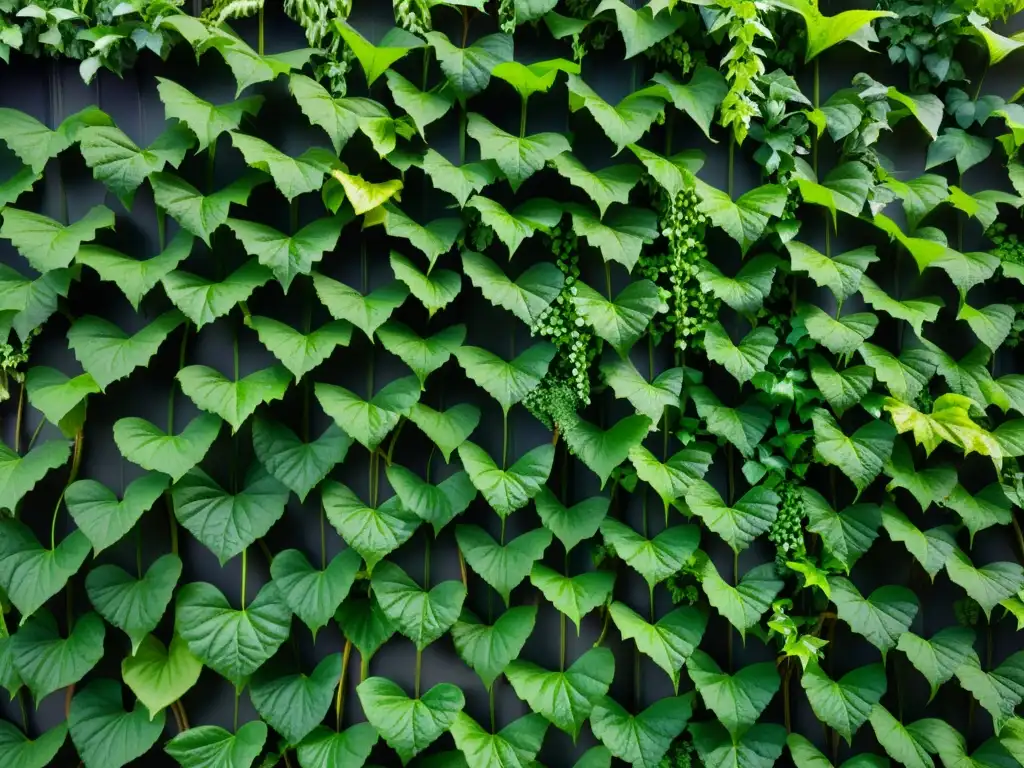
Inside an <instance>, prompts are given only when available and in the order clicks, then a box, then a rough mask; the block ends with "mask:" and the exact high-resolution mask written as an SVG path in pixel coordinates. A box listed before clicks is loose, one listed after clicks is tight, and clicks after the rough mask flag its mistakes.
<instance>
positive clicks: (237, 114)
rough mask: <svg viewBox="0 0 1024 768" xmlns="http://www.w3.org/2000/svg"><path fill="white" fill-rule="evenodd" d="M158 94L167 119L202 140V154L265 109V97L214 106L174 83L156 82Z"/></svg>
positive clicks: (162, 79)
mask: <svg viewBox="0 0 1024 768" xmlns="http://www.w3.org/2000/svg"><path fill="white" fill-rule="evenodd" d="M156 89H157V92H158V93H159V94H160V101H162V102H163V104H164V111H165V112H166V114H167V118H168V119H171V118H174V119H176V120H179V121H180V122H182V123H184V124H185V125H186V126H188V128H189V130H190V131H192V133H194V134H195V135H196V138H197V139H198V140H199V151H200V152H202V151H203V150H205V149H206V148H207V147H208V146H209V145H211V144H213V143H214V142H216V141H217V137H218V136H220V135H221V134H222V133H227V132H229V131H234V130H237V129H238V126H239V125H240V124H241V121H242V119H243V118H244V117H245V116H246V115H253V116H255V115H256V114H257V113H259V111H260V107H262V106H263V97H262V96H250V97H248V98H245V99H238V100H237V101H230V102H227V103H226V104H220V105H216V106H215V105H213V104H211V103H210V102H208V101H204V100H203V99H200V98H199V97H198V96H196V95H195V94H194V93H192V92H191V91H189V90H188V89H186V88H184V87H182V86H180V85H178V84H177V83H175V82H174V81H172V80H165V79H164V78H162V77H158V78H157V86H156Z"/></svg>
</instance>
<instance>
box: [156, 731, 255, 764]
mask: <svg viewBox="0 0 1024 768" xmlns="http://www.w3.org/2000/svg"><path fill="white" fill-rule="evenodd" d="M266 741H267V726H266V723H263V722H260V721H259V720H255V721H253V722H251V723H246V724H245V725H243V726H242V727H241V728H239V729H238V733H234V734H233V733H230V732H229V731H226V730H224V729H223V728H221V727H220V726H216V725H201V726H199V727H197V728H190V729H189V730H187V731H185V732H184V733H179V734H178V735H177V736H175V737H174V738H173V739H171V740H170V741H169V742H168V743H167V746H166V747H164V751H166V752H167V754H169V755H170V756H171V757H173V758H174V759H175V760H177V761H178V764H179V765H180V766H182V768H206V767H207V766H210V767H211V768H212V767H213V766H224V768H250V766H252V764H253V762H254V761H255V760H256V759H257V758H258V757H259V756H260V753H261V752H262V751H263V745H264V744H266Z"/></svg>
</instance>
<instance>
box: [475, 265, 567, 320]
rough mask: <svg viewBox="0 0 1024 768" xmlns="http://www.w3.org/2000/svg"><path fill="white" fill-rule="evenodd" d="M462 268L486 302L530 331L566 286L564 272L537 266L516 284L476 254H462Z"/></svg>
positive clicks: (520, 277) (519, 278)
mask: <svg viewBox="0 0 1024 768" xmlns="http://www.w3.org/2000/svg"><path fill="white" fill-rule="evenodd" d="M462 267H463V271H464V272H465V273H466V276H467V277H468V278H469V279H470V282H472V283H473V285H475V286H476V287H477V288H479V289H480V292H481V293H483V295H484V298H485V299H487V300H488V301H489V302H491V304H493V305H495V306H498V307H502V308H504V309H507V310H508V311H509V312H511V313H512V314H514V315H515V316H516V317H518V318H519V319H520V320H522V321H523V322H524V323H527V324H528V325H530V326H531V327H533V326H535V325H537V324H538V323H539V322H540V320H541V318H542V317H544V316H545V314H546V311H547V310H548V307H550V306H551V303H552V302H553V301H554V300H555V299H556V298H557V297H558V295H559V293H560V292H561V290H562V285H563V284H564V282H565V276H564V275H563V274H562V271H561V270H560V269H558V267H556V266H555V265H554V264H548V263H540V264H535V265H534V266H532V267H530V268H529V269H527V270H526V271H525V272H523V273H522V274H521V275H520V276H519V277H518V278H516V279H515V280H514V281H513V280H510V279H509V278H508V277H506V276H505V273H504V272H503V271H502V270H501V269H500V268H499V267H498V265H497V264H495V263H494V262H493V261H491V260H490V259H489V258H487V257H486V256H484V255H483V254H480V253H474V252H473V251H463V252H462Z"/></svg>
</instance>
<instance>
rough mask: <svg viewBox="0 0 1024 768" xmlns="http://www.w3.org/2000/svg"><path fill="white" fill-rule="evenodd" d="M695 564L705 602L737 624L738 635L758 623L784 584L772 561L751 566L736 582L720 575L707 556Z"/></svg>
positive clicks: (734, 624)
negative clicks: (699, 575) (733, 584)
mask: <svg viewBox="0 0 1024 768" xmlns="http://www.w3.org/2000/svg"><path fill="white" fill-rule="evenodd" d="M694 567H695V570H696V571H697V572H698V573H700V574H701V576H702V579H701V588H702V589H703V590H704V594H705V595H707V598H708V602H709V603H711V606H712V607H713V608H715V610H717V611H718V612H719V613H721V614H722V615H723V616H724V617H725V618H726V619H727V620H728V622H729V623H730V624H732V625H733V626H734V627H736V629H737V630H738V631H739V633H740V635H741V636H745V635H746V632H747V630H748V629H750V628H751V627H753V626H754V625H755V624H757V622H758V621H759V620H760V619H761V616H763V615H764V612H765V611H767V610H768V608H769V607H770V606H771V604H772V601H773V600H775V598H776V596H777V595H778V594H779V592H781V591H782V587H783V586H784V584H783V582H782V581H781V580H780V579H779V578H778V577H777V576H776V574H775V566H774V565H773V564H772V563H765V564H764V565H759V566H757V567H756V568H752V569H750V570H749V571H747V572H746V573H745V574H743V578H741V579H740V583H739V584H737V585H736V586H732V585H731V584H729V583H727V582H726V581H725V580H724V579H723V578H722V577H721V576H719V574H718V571H717V570H715V566H714V563H712V562H711V560H710V559H708V558H707V557H706V556H705V557H704V558H698V562H697V563H696V564H695V566H694Z"/></svg>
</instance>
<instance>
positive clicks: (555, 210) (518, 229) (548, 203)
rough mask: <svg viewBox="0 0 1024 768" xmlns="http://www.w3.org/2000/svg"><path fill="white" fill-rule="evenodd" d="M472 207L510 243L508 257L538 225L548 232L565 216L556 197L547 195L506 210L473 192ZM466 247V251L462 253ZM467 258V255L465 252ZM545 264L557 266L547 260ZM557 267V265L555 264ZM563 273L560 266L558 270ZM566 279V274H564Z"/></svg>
mask: <svg viewBox="0 0 1024 768" xmlns="http://www.w3.org/2000/svg"><path fill="white" fill-rule="evenodd" d="M466 205H468V206H469V207H470V208H473V209H475V210H476V211H478V212H479V214H480V220H481V221H482V222H483V223H484V224H486V225H487V226H488V227H490V228H491V229H493V230H494V234H495V235H497V236H498V239H499V240H501V242H503V243H504V244H505V245H506V246H508V257H509V259H511V258H512V257H513V256H515V253H516V251H518V250H519V246H520V245H522V243H523V240H525V239H526V238H528V237H532V236H533V234H534V233H535V232H536V231H537V230H538V229H539V230H540V231H542V232H549V231H550V230H551V228H552V227H554V226H555V225H556V224H558V222H559V220H560V219H561V218H562V209H561V207H560V206H559V205H558V204H557V203H555V202H554V201H553V200H548V199H546V198H533V199H532V200H527V201H526V202H524V203H523V204H522V205H519V206H516V209H515V210H514V211H511V212H509V211H507V210H505V207H504V206H503V205H501V203H497V202H495V201H494V200H491V199H490V198H489V197H484V196H482V195H473V197H471V198H470V199H469V202H467V203H466ZM465 253H467V251H463V254H465ZM463 261H464V262H465V255H463ZM546 266H554V265H553V264H546ZM555 269H558V267H555ZM558 271H559V273H561V270H558ZM561 279H562V280H563V281H564V280H565V277H564V275H563V276H562V278H561Z"/></svg>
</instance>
